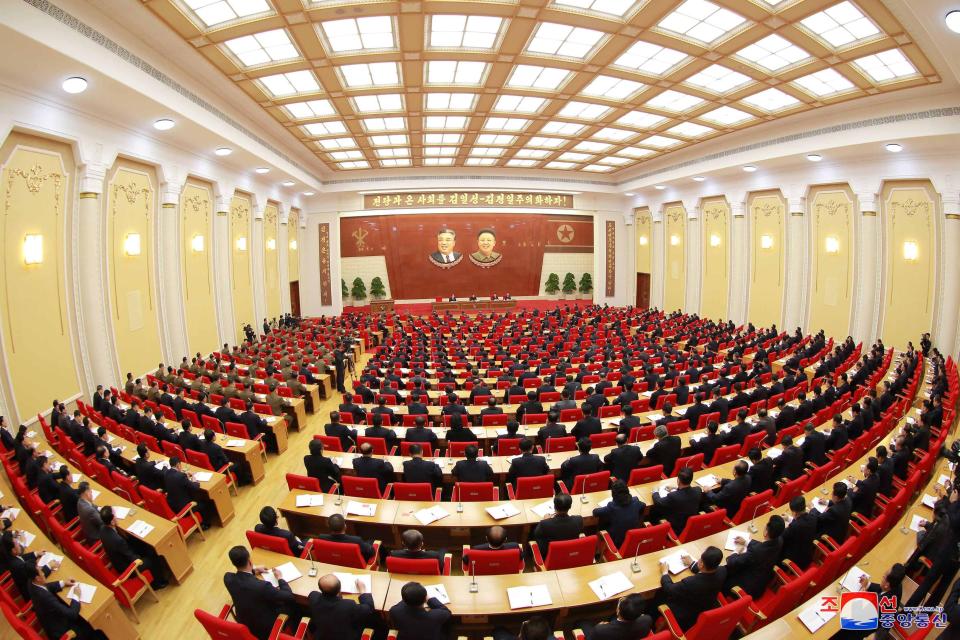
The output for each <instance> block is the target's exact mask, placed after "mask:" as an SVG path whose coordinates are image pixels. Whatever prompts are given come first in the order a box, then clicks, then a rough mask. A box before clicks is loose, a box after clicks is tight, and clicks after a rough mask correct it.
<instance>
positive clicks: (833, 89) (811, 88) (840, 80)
mask: <svg viewBox="0 0 960 640" xmlns="http://www.w3.org/2000/svg"><path fill="white" fill-rule="evenodd" d="M793 83H794V84H796V85H798V86H800V87H801V88H803V89H805V90H806V91H807V92H808V93H812V94H813V95H815V96H817V97H818V98H822V97H825V96H832V95H834V94H837V93H842V92H844V91H848V90H850V89H853V88H854V84H853V83H852V82H850V81H849V80H847V79H846V78H845V77H844V76H843V75H842V74H840V73H838V72H837V71H836V70H834V69H824V70H823V71H817V72H816V73H811V74H810V75H808V76H803V77H802V78H797V79H796V80H794V81H793Z"/></svg>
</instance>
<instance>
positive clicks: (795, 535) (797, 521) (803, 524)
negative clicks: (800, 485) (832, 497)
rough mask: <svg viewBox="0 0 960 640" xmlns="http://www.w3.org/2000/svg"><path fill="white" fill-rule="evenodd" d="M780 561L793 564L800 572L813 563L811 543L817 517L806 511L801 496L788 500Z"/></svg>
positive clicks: (804, 502) (804, 500) (815, 531)
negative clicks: (787, 523)
mask: <svg viewBox="0 0 960 640" xmlns="http://www.w3.org/2000/svg"><path fill="white" fill-rule="evenodd" d="M782 538H783V548H782V549H781V551H780V559H781V560H791V561H792V562H795V563H796V564H797V566H798V567H800V569H801V571H802V570H806V568H807V567H809V566H810V563H811V562H813V552H814V546H813V541H814V540H816V539H817V516H816V514H814V513H811V512H809V511H807V502H806V499H804V497H803V496H796V497H794V498H793V499H791V500H790V525H789V526H788V527H787V529H786V531H784V532H783V536H782Z"/></svg>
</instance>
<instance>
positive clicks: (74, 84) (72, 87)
mask: <svg viewBox="0 0 960 640" xmlns="http://www.w3.org/2000/svg"><path fill="white" fill-rule="evenodd" d="M60 86H61V87H62V88H63V90H64V91H66V92H67V93H83V92H84V91H86V89H87V80H86V78H81V77H80V76H73V77H72V78H67V79H66V80H64V81H63V84H61V85H60Z"/></svg>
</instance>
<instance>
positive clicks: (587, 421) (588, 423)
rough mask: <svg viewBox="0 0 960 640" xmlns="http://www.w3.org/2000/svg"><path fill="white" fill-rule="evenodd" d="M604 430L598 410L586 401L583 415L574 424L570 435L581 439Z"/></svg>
mask: <svg viewBox="0 0 960 640" xmlns="http://www.w3.org/2000/svg"><path fill="white" fill-rule="evenodd" d="M551 411H552V409H551ZM602 431H603V425H602V424H601V423H600V419H599V418H597V417H596V412H595V411H594V409H593V407H592V405H589V404H587V403H584V405H583V417H582V418H580V419H579V420H577V423H576V424H575V425H573V429H571V430H570V435H572V436H573V437H575V438H576V439H577V440H579V439H580V438H589V437H590V436H591V435H592V434H595V433H600V432H602Z"/></svg>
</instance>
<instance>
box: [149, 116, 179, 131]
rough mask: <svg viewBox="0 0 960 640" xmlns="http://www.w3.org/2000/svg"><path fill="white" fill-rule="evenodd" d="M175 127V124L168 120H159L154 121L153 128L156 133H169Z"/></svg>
mask: <svg viewBox="0 0 960 640" xmlns="http://www.w3.org/2000/svg"><path fill="white" fill-rule="evenodd" d="M176 125H177V123H176V122H174V121H173V120H171V119H170V118H160V119H159V120H154V122H153V128H154V129H156V130H157V131H169V130H170V129H173V128H174V127H175V126H176Z"/></svg>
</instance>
